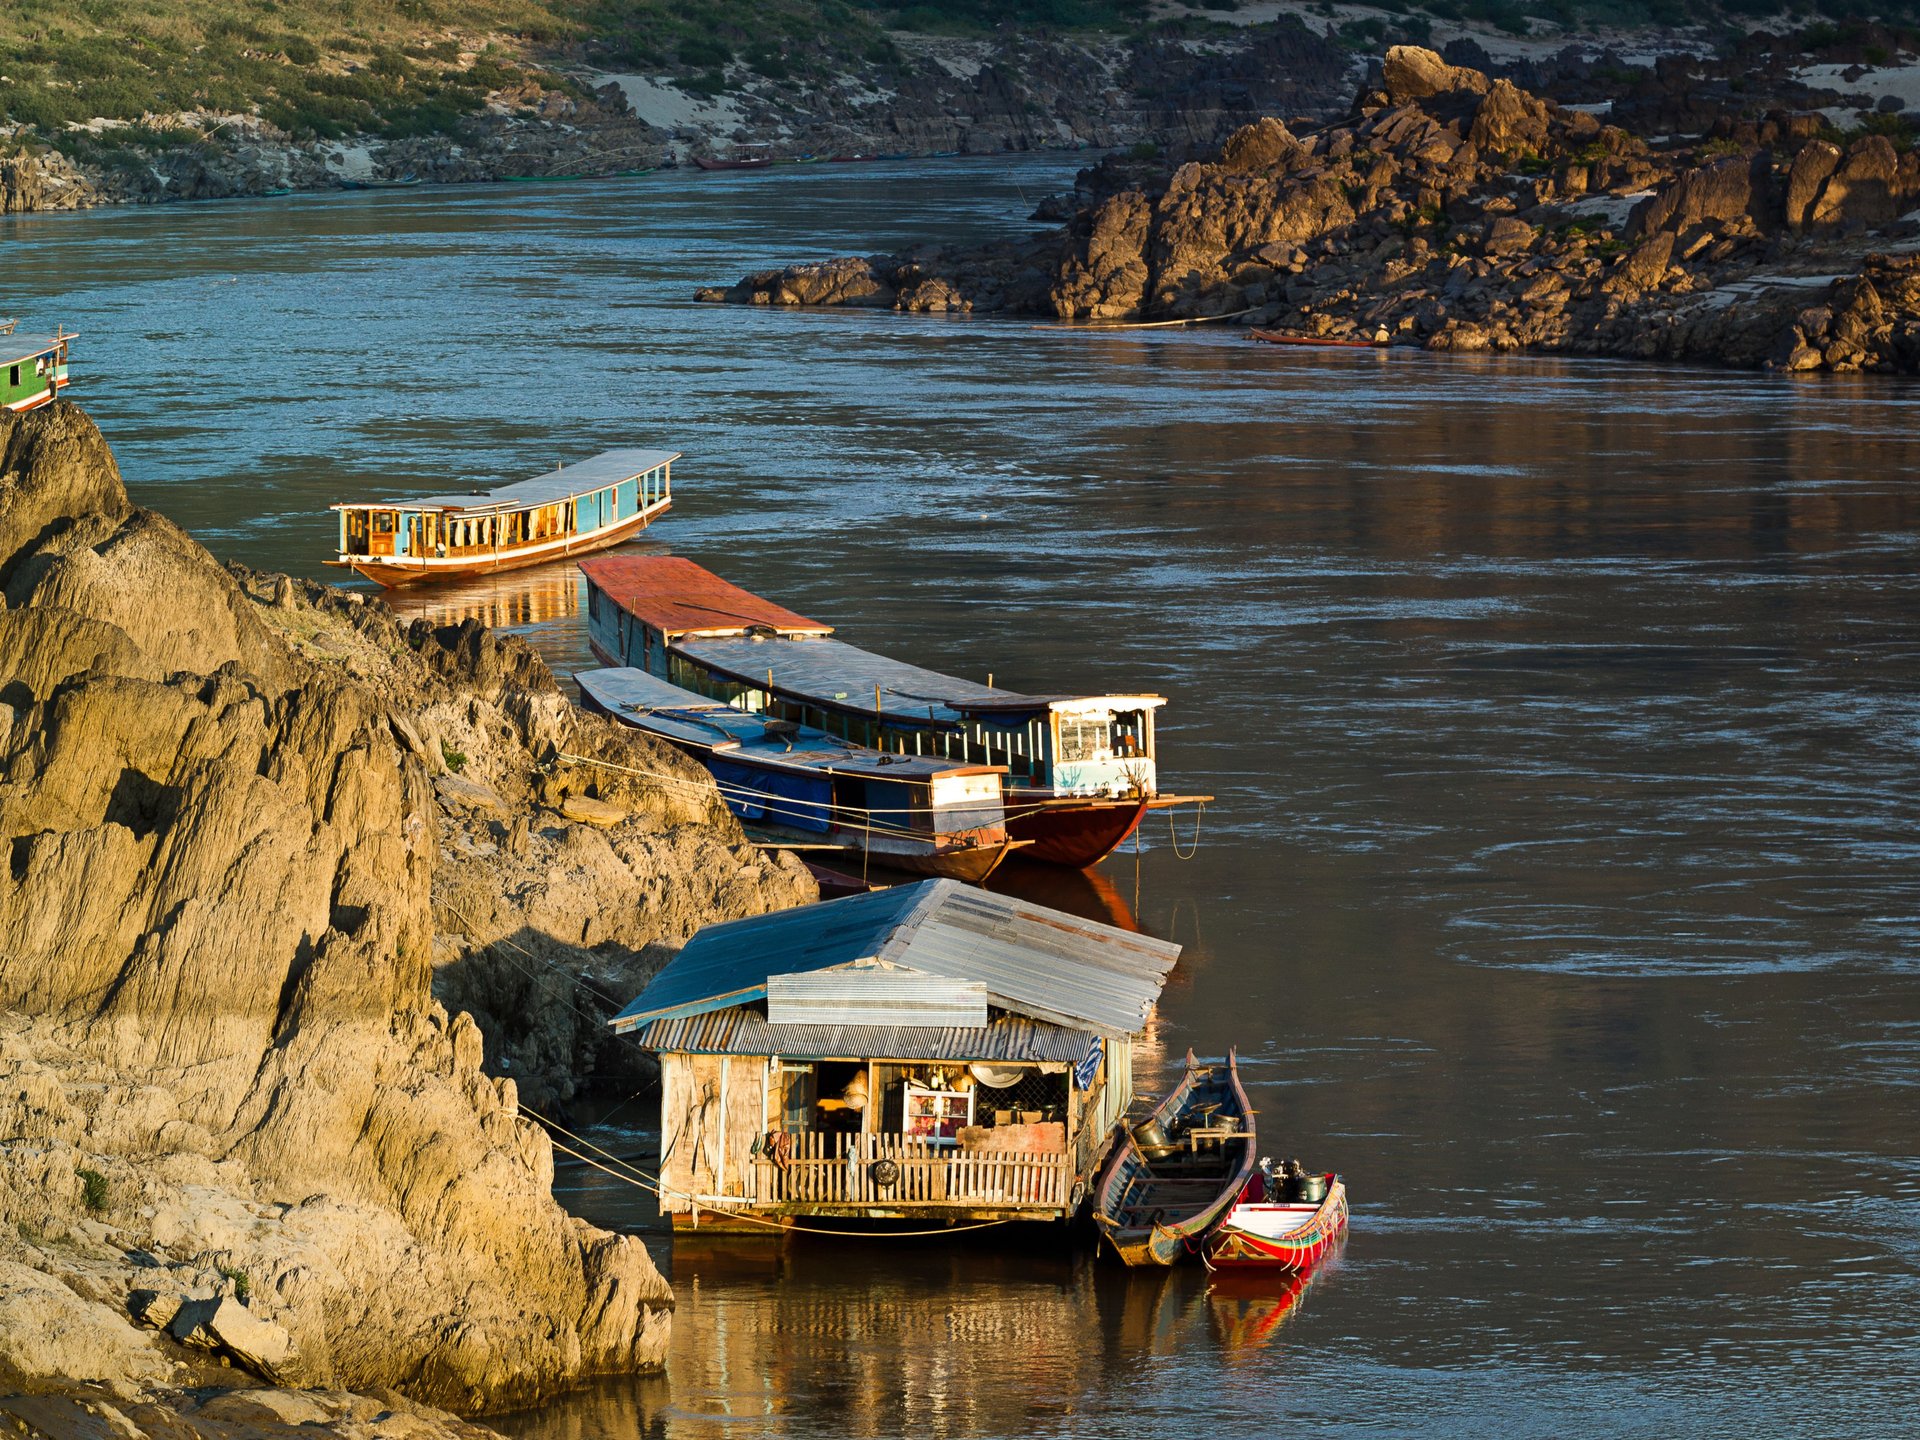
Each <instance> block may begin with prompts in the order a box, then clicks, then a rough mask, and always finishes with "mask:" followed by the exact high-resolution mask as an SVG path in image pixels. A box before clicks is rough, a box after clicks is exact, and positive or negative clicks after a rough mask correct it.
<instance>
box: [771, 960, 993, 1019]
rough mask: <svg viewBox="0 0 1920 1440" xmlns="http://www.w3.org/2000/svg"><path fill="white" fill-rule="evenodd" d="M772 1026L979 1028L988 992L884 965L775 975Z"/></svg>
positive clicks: (974, 983)
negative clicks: (888, 967)
mask: <svg viewBox="0 0 1920 1440" xmlns="http://www.w3.org/2000/svg"><path fill="white" fill-rule="evenodd" d="M767 1023H768V1024H770V1025H914V1026H921V1027H926V1028H930V1029H935V1030H939V1029H945V1028H967V1029H978V1028H979V1027H980V1026H982V1025H985V1024H986V1023H987V987H986V986H984V985H982V984H981V983H980V982H979V981H977V980H951V979H948V978H947V977H946V976H945V975H921V974H917V973H916V972H914V971H912V970H892V969H887V968H884V967H880V966H874V967H871V968H867V967H854V968H849V967H846V966H841V967H839V968H837V969H833V970H810V971H807V972H805V973H803V974H799V975H770V976H768V977H767Z"/></svg>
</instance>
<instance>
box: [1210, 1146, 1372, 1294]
mask: <svg viewBox="0 0 1920 1440" xmlns="http://www.w3.org/2000/svg"><path fill="white" fill-rule="evenodd" d="M1261 1172H1262V1173H1260V1174H1258V1175H1255V1176H1254V1177H1253V1178H1252V1179H1251V1180H1249V1181H1248V1182H1247V1188H1246V1191H1245V1192H1244V1193H1243V1194H1242V1195H1241V1197H1240V1199H1239V1201H1238V1202H1237V1203H1236V1204H1235V1205H1234V1206H1233V1208H1232V1209H1230V1210H1229V1211H1227V1214H1226V1217H1225V1218H1224V1219H1223V1220H1222V1221H1221V1222H1220V1226H1219V1228H1218V1229H1216V1230H1215V1231H1214V1232H1213V1234H1212V1235H1210V1236H1208V1237H1207V1244H1206V1258H1207V1264H1209V1265H1210V1266H1213V1267H1214V1268H1215V1269H1221V1268H1234V1269H1265V1270H1284V1271H1292V1272H1295V1273H1298V1274H1305V1273H1306V1272H1307V1271H1309V1270H1311V1269H1313V1267H1314V1266H1315V1265H1318V1264H1319V1263H1320V1259H1321V1257H1322V1256H1323V1255H1325V1254H1326V1253H1327V1251H1328V1250H1330V1249H1332V1248H1333V1244H1334V1242H1335V1241H1336V1240H1338V1239H1339V1238H1340V1236H1341V1235H1342V1234H1344V1233H1345V1232H1346V1228H1347V1187H1346V1186H1345V1185H1344V1184H1342V1183H1341V1181H1340V1177H1339V1176H1338V1175H1334V1174H1323V1175H1308V1174H1303V1173H1300V1171H1299V1169H1298V1167H1297V1166H1294V1167H1290V1168H1289V1170H1287V1171H1282V1172H1280V1173H1268V1172H1267V1170H1266V1167H1265V1166H1264V1165H1262V1167H1261Z"/></svg>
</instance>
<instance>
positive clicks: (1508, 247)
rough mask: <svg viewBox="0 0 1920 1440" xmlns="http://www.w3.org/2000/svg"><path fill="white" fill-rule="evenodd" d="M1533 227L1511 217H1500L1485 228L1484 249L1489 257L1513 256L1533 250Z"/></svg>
mask: <svg viewBox="0 0 1920 1440" xmlns="http://www.w3.org/2000/svg"><path fill="white" fill-rule="evenodd" d="M1533 241H1534V234H1533V226H1531V225H1529V224H1527V222H1526V221H1524V220H1516V219H1514V218H1513V216H1511V215H1502V216H1501V217H1500V218H1499V219H1497V220H1495V221H1494V222H1493V223H1492V224H1491V225H1489V226H1487V233H1486V240H1485V242H1484V247H1483V248H1485V250H1486V252H1487V253H1488V254H1489V255H1513V254H1518V253H1519V252H1521V251H1523V250H1530V249H1532V248H1533Z"/></svg>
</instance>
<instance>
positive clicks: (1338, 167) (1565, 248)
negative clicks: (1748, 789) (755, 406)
mask: <svg viewBox="0 0 1920 1440" xmlns="http://www.w3.org/2000/svg"><path fill="white" fill-rule="evenodd" d="M1805 119H1806V117H1796V116H1790V115H1782V116H1778V117H1773V118H1769V119H1768V120H1767V121H1766V122H1765V123H1764V124H1762V125H1757V126H1753V127H1749V128H1750V130H1751V140H1752V143H1751V144H1750V145H1749V146H1747V147H1746V148H1740V147H1738V146H1732V153H1728V152H1729V147H1730V145H1732V141H1731V132H1724V133H1719V134H1716V135H1715V136H1714V137H1712V138H1710V139H1706V140H1703V141H1700V142H1697V143H1695V144H1692V145H1673V144H1669V145H1667V146H1666V147H1665V148H1661V149H1655V148H1653V147H1651V146H1650V145H1648V144H1647V143H1645V142H1643V141H1641V140H1639V139H1637V138H1635V137H1634V136H1632V135H1630V134H1628V133H1627V132H1626V131H1625V130H1622V129H1620V128H1619V127H1617V126H1612V125H1606V124H1603V123H1602V122H1601V121H1600V120H1599V119H1598V118H1596V117H1595V116H1594V115H1592V114H1589V113H1587V112H1585V111H1582V110H1573V109H1567V108H1563V107H1561V106H1558V105H1556V104H1554V103H1552V102H1551V101H1547V100H1543V99H1541V98H1540V97H1538V96H1535V95H1531V94H1529V93H1527V92H1525V91H1524V90H1521V89H1519V88H1518V87H1517V86H1515V85H1514V84H1512V83H1511V82H1510V81H1508V80H1506V79H1505V78H1499V79H1490V78H1489V77H1488V76H1486V75H1485V74H1483V73H1481V72H1479V71H1477V70H1474V69H1471V68H1469V67H1465V66H1462V65H1459V64H1456V63H1452V62H1451V61H1449V60H1447V59H1443V58H1442V57H1441V56H1439V55H1436V54H1434V53H1432V52H1430V51H1424V50H1419V49H1416V48H1413V47H1408V46H1397V47H1395V48H1394V49H1392V50H1390V51H1389V52H1388V54H1387V57H1386V60H1385V62H1384V63H1383V64H1382V66H1381V71H1380V78H1379V80H1378V82H1377V83H1371V84H1369V85H1368V86H1367V87H1366V88H1363V90H1362V92H1361V94H1360V95H1359V97H1358V98H1357V100H1356V101H1355V103H1354V106H1353V110H1352V118H1351V119H1350V120H1349V122H1348V123H1347V124H1345V125H1340V126H1334V127H1331V128H1326V129H1321V130H1318V131H1316V132H1312V133H1305V134H1296V132H1295V131H1294V130H1293V129H1292V128H1290V127H1289V126H1287V125H1285V124H1284V123H1282V122H1281V121H1279V120H1277V119H1273V118H1271V117H1269V118H1266V119H1263V120H1262V121H1260V122H1258V123H1257V124H1253V125H1249V126H1247V127H1245V128H1244V129H1242V130H1240V131H1238V132H1237V133H1236V134H1234V135H1233V136H1231V137H1229V138H1228V140H1227V141H1226V143H1225V144H1224V145H1222V146H1221V147H1220V149H1219V151H1218V153H1217V154H1215V155H1213V156H1211V157H1206V158H1200V159H1192V160H1187V161H1185V162H1184V163H1179V164H1167V165H1163V166H1161V167H1160V168H1159V169H1158V170H1157V171H1147V172H1143V171H1142V170H1141V169H1140V168H1139V167H1138V166H1126V165H1118V164H1115V163H1113V162H1106V163H1103V164H1102V165H1100V166H1097V167H1094V168H1092V169H1090V170H1088V171H1084V172H1082V174H1081V177H1080V181H1079V183H1078V184H1077V185H1076V189H1075V193H1074V195H1073V196H1072V197H1071V199H1070V200H1069V201H1068V202H1066V204H1065V205H1063V206H1061V207H1059V208H1061V209H1065V210H1067V211H1068V212H1069V215H1070V218H1069V219H1068V220H1067V222H1066V224H1065V225H1064V226H1062V227H1061V228H1060V229H1059V230H1057V231H1054V232H1053V233H1051V234H1050V235H1042V236H1037V237H1034V238H1032V239H1027V240H1022V241H1016V242H1010V243H1006V244H1001V245H997V246H987V247H974V248H971V249H965V250H942V249H936V248H931V247H923V248H922V249H920V250H917V251H914V252H911V253H910V254H908V255H905V256H900V255H879V256H870V257H866V258H864V259H858V260H841V261H831V262H825V263H824V264H821V265H818V266H793V267H788V268H787V269H785V270H782V271H777V272H767V273H766V274H764V275H759V276H750V277H747V279H746V280H744V281H742V282H741V283H740V284H738V285H736V286H734V287H732V288H731V289H727V290H719V289H712V290H706V291H702V292H700V293H701V296H702V298H707V299H720V300H730V301H751V302H754V303H771V304H790V303H809V302H808V301H807V300H806V299H805V298H803V297H807V296H810V295H825V294H830V293H833V292H834V291H836V290H838V291H847V292H849V293H857V294H858V295H859V296H860V303H865V304H881V303H886V297H887V296H888V295H889V294H891V295H892V297H893V299H892V303H893V304H894V305H895V306H896V307H897V308H900V309H904V310H915V309H921V308H940V309H949V310H973V311H993V310H1002V311H1012V312H1016V313H1039V314H1050V315H1055V316H1059V317H1062V318H1068V319H1082V320H1087V319H1091V320H1117V321H1136V320H1146V321H1151V320H1171V319H1204V318H1207V317H1223V318H1234V319H1238V320H1240V322H1241V323H1244V324H1248V325H1259V326H1269V327H1284V328H1288V329H1292V330H1295V331H1296V332H1298V333H1299V334H1302V335H1304V336H1309V337H1326V338H1346V339H1351V338H1365V339H1368V340H1372V341H1374V342H1376V343H1399V344H1420V345H1425V346H1427V347H1428V348H1431V349H1436V350H1453V351H1476V350H1548V351H1573V352H1581V353H1592V354H1616V355H1628V356H1634V357H1639V358H1672V359H1681V358H1684V359H1690V360H1717V361H1722V362H1725V363H1729V364H1740V365H1786V364H1789V363H1791V366H1792V368H1823V369H1906V368H1909V366H1910V364H1911V362H1910V360H1909V358H1908V346H1907V344H1906V341H1905V339H1904V338H1903V337H1904V336H1905V335H1906V334H1907V333H1908V330H1909V329H1910V328H1911V327H1912V326H1913V325H1914V324H1915V323H1916V322H1920V312H1909V311H1907V310H1905V309H1903V308H1902V306H1903V305H1904V301H1895V302H1893V303H1891V304H1888V305H1886V306H1884V307H1883V313H1881V314H1880V315H1879V316H1878V318H1876V319H1874V320H1873V322H1872V323H1871V324H1867V325H1866V328H1865V330H1864V331H1862V332H1861V335H1859V336H1855V335H1852V334H1850V335H1849V336H1848V337H1839V336H1837V335H1836V336H1835V337H1834V338H1833V339H1829V340H1826V341H1823V342H1821V343H1816V342H1815V339H1814V334H1813V332H1811V331H1808V329H1807V328H1806V325H1805V324H1802V323H1800V322H1799V321H1797V320H1795V319H1794V316H1795V315H1796V314H1797V313H1798V312H1799V311H1800V310H1802V309H1804V308H1806V307H1807V304H1808V301H1809V299H1824V298H1826V297H1825V296H1824V292H1825V291H1826V290H1827V289H1828V287H1829V286H1830V285H1831V284H1833V281H1832V277H1833V276H1834V275H1835V274H1839V275H1842V276H1851V277H1854V279H1859V278H1860V277H1861V274H1862V266H1863V265H1866V264H1867V263H1868V256H1869V255H1870V254H1871V253H1873V252H1874V251H1875V250H1876V249H1877V248H1883V247H1885V246H1886V245H1887V243H1888V242H1889V241H1891V240H1896V239H1900V240H1906V241H1908V242H1911V241H1913V240H1914V239H1920V225H1916V224H1915V222H1914V221H1911V220H1908V219H1903V218H1902V217H1903V216H1906V215H1908V214H1909V212H1911V211H1913V210H1914V209H1915V207H1916V204H1920V159H1916V157H1915V156H1913V155H1912V154H1907V155H1902V154H1900V153H1899V152H1897V151H1895V150H1894V149H1893V147H1892V146H1891V145H1890V144H1889V143H1888V141H1887V140H1886V139H1885V138H1884V137H1883V136H1880V135H1867V136H1864V137H1861V138H1859V139H1857V140H1855V141H1853V142H1852V143H1851V144H1849V145H1848V146H1846V147H1845V148H1841V147H1838V146H1835V145H1831V144H1829V143H1827V142H1825V141H1823V140H1821V139H1818V138H1816V136H1815V133H1814V130H1815V127H1814V126H1809V125H1807V124H1805V123H1802V122H1803V121H1804V120H1805ZM1812 119H1813V120H1814V121H1815V122H1816V125H1817V122H1818V120H1819V117H1817V116H1816V117H1812ZM1717 128H1719V127H1717ZM1885 263H1887V264H1891V263H1892V262H1885ZM1843 283H1847V284H1851V283H1852V281H1851V280H1849V281H1845V282H1843ZM1874 288H1875V290H1876V293H1882V291H1881V289H1880V287H1879V286H1878V285H1877V284H1876V285H1875V287H1874ZM1849 293H1851V292H1849ZM1904 293H1905V291H1904V288H1902V289H1901V290H1900V294H1902V295H1904ZM1836 294H1837V292H1836ZM929 296H931V297H937V300H938V304H937V307H935V306H933V305H923V303H922V300H923V297H929ZM1884 298H1885V297H1884V294H1883V300H1884ZM815 303H833V302H832V301H830V300H823V301H819V302H815ZM1849 303H1850V302H1849ZM1815 308H1816V309H1817V308H1819V307H1818V306H1816V307H1815ZM1843 308H1844V307H1843ZM1818 328H1819V327H1817V326H1816V327H1815V329H1816V330H1818ZM1819 333H1820V334H1822V335H1825V334H1826V333H1827V332H1825V331H1820V332H1819ZM1862 336H1863V337H1864V339H1862V338H1861V337H1862ZM1856 342H1858V343H1856ZM1790 357H1791V358H1790Z"/></svg>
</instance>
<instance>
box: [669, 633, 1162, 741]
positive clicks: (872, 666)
mask: <svg viewBox="0 0 1920 1440" xmlns="http://www.w3.org/2000/svg"><path fill="white" fill-rule="evenodd" d="M674 648H675V649H676V650H679V651H680V652H681V653H682V654H684V655H686V656H687V657H688V658H689V659H692V660H694V661H697V662H698V663H699V664H701V665H703V666H706V667H708V668H710V669H713V670H716V671H719V672H720V673H722V674H725V675H728V676H731V677H733V678H734V679H737V680H741V681H745V682H749V683H762V684H764V683H765V681H766V678H767V672H768V671H769V670H771V671H772V672H773V686H774V688H775V689H776V690H780V691H783V692H784V693H786V694H789V695H794V696H798V697H801V698H804V699H806V700H807V701H809V702H811V703H813V704H818V705H825V706H830V707H832V708H835V709H839V710H848V711H853V712H856V713H858V714H862V715H872V714H873V713H874V710H875V700H874V694H875V691H876V689H877V690H878V692H879V702H878V708H879V711H880V713H881V714H882V715H884V716H886V717H887V718H889V719H893V720H899V721H903V722H905V723H907V724H914V723H919V724H928V723H934V724H947V725H951V724H954V723H956V722H958V721H960V720H963V719H967V718H969V717H972V716H977V715H994V714H999V715H1010V716H1011V715H1031V714H1037V713H1044V712H1046V711H1049V710H1058V711H1062V712H1066V713H1072V712H1076V711H1096V712H1098V711H1106V710H1150V709H1153V708H1154V707H1156V706H1159V705H1164V704H1165V703H1166V701H1165V700H1164V699H1162V698H1161V697H1160V696H1158V695H1023V694H1021V693H1020V692H1019V691H1016V690H1002V689H1000V688H998V687H996V686H992V685H981V684H978V683H976V682H975V681H972V680H962V679H960V678H958V677H957V676H953V675H943V674H941V673H940V672H939V671H937V670H928V669H924V668H923V667H921V666H919V665H909V664H907V663H906V662H905V661H901V660H891V659H888V658H887V657H886V656H885V655H875V654H874V653H873V652H872V651H870V650H861V649H859V648H858V647H856V646H853V645H849V644H847V643H846V642H845V641H842V640H832V639H827V638H825V637H817V638H802V637H793V636H771V637H765V638H762V637H757V636H739V637H726V636H722V637H713V638H709V637H699V638H690V639H685V640H680V641H677V642H676V643H675V645H674Z"/></svg>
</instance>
